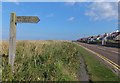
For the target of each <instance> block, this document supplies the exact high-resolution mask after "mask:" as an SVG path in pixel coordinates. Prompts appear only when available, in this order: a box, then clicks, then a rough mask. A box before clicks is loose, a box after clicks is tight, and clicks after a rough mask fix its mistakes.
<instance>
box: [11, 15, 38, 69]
mask: <svg viewBox="0 0 120 83" xmlns="http://www.w3.org/2000/svg"><path fill="white" fill-rule="evenodd" d="M39 21H40V19H39V18H38V17H37V16H16V14H15V13H11V17H10V36H9V64H10V65H11V69H12V71H14V68H13V67H14V61H15V53H16V25H17V23H38V22H39Z"/></svg>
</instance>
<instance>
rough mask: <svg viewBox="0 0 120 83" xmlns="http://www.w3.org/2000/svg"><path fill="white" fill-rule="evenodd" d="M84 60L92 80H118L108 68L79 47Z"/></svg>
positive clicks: (119, 79)
mask: <svg viewBox="0 0 120 83" xmlns="http://www.w3.org/2000/svg"><path fill="white" fill-rule="evenodd" d="M79 50H80V51H81V55H82V56H83V58H84V60H85V64H86V66H87V70H88V73H89V76H90V79H91V80H92V81H114V82H116V81H117V82H118V81H120V78H119V77H118V76H117V75H115V74H114V73H113V72H112V71H111V70H110V69H108V68H107V67H106V66H105V65H104V64H103V63H101V62H100V61H98V60H97V59H96V58H95V57H94V56H93V55H92V54H91V53H90V52H88V51H86V50H85V49H84V48H82V47H81V48H79Z"/></svg>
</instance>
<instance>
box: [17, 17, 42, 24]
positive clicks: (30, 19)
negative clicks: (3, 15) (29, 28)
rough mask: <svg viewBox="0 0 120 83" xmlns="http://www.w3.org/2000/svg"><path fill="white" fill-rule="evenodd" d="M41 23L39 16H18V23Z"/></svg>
mask: <svg viewBox="0 0 120 83" xmlns="http://www.w3.org/2000/svg"><path fill="white" fill-rule="evenodd" d="M39 21H40V19H39V18H38V17H37V16H17V23H38V22H39Z"/></svg>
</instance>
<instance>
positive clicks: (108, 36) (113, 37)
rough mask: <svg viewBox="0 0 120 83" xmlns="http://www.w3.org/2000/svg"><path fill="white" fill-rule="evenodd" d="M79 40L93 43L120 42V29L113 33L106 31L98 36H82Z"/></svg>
mask: <svg viewBox="0 0 120 83" xmlns="http://www.w3.org/2000/svg"><path fill="white" fill-rule="evenodd" d="M77 41H79V42H84V43H91V44H93V43H94V44H96V43H97V44H101V45H106V44H107V43H120V31H119V30H117V31H114V32H112V33H105V34H103V35H98V36H89V37H86V38H80V39H78V40H77Z"/></svg>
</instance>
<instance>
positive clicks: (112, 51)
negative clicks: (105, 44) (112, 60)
mask: <svg viewBox="0 0 120 83" xmlns="http://www.w3.org/2000/svg"><path fill="white" fill-rule="evenodd" d="M111 52H114V53H116V54H119V52H116V51H111Z"/></svg>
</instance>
